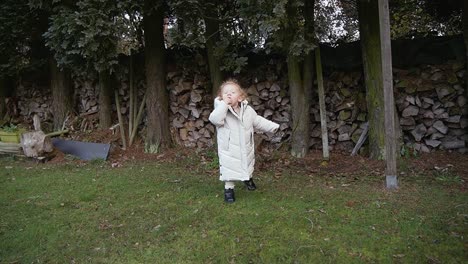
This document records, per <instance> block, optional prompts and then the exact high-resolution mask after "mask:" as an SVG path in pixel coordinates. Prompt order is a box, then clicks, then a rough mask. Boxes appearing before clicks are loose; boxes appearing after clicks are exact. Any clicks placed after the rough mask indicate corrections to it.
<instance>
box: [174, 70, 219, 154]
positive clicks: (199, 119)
mask: <svg viewBox="0 0 468 264" xmlns="http://www.w3.org/2000/svg"><path fill="white" fill-rule="evenodd" d="M169 77H171V80H170V83H169V85H168V90H169V100H170V103H169V107H170V120H171V130H172V134H173V139H174V140H175V142H176V143H177V144H179V145H183V146H186V147H197V148H204V147H209V146H212V145H213V144H214V133H215V127H214V126H213V125H212V124H211V123H210V122H209V120H208V117H209V115H210V113H211V111H212V109H213V97H212V96H211V95H210V93H209V92H208V91H207V89H206V88H205V87H206V86H205V84H206V79H205V78H204V77H203V76H201V75H198V74H195V76H194V78H193V79H188V78H186V77H185V78H183V77H181V76H179V75H178V74H177V73H175V72H170V73H169Z"/></svg>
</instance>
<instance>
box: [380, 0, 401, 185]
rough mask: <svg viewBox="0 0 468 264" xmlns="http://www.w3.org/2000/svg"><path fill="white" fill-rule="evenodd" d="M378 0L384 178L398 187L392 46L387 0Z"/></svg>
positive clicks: (388, 183)
mask: <svg viewBox="0 0 468 264" xmlns="http://www.w3.org/2000/svg"><path fill="white" fill-rule="evenodd" d="M378 1H379V25H380V50H381V53H380V54H381V58H382V81H383V88H384V106H385V107H384V109H385V161H386V169H385V178H386V186H387V189H396V188H398V181H397V169H396V133H395V115H394V114H395V101H394V98H393V75H392V47H391V39H390V17H389V11H388V0H378Z"/></svg>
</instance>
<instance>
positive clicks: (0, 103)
mask: <svg viewBox="0 0 468 264" xmlns="http://www.w3.org/2000/svg"><path fill="white" fill-rule="evenodd" d="M7 93H8V81H7V76H1V77H0V124H1V121H2V119H3V118H4V117H5V114H6V104H5V99H6V97H7Z"/></svg>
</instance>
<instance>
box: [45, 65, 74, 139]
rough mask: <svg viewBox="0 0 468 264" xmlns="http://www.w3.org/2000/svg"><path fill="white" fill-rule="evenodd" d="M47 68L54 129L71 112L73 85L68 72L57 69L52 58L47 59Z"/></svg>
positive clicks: (56, 128) (57, 128)
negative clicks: (48, 70)
mask: <svg viewBox="0 0 468 264" xmlns="http://www.w3.org/2000/svg"><path fill="white" fill-rule="evenodd" d="M49 69H50V87H51V89H52V110H53V114H54V130H60V129H62V126H63V122H64V121H65V118H66V117H67V115H68V114H71V113H73V87H72V85H71V77H70V73H69V72H68V71H67V70H61V69H59V68H58V67H57V62H56V61H55V59H53V58H50V59H49Z"/></svg>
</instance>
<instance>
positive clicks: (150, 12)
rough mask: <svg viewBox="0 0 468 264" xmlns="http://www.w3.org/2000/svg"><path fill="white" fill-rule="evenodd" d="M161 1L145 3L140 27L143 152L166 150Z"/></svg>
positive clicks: (167, 126)
mask: <svg viewBox="0 0 468 264" xmlns="http://www.w3.org/2000/svg"><path fill="white" fill-rule="evenodd" d="M164 9H165V2H164V1H161V0H160V1H156V3H155V1H151V0H145V2H144V9H143V28H144V32H145V33H144V34H145V36H144V38H145V72H146V107H147V108H146V109H147V118H148V124H147V130H146V131H147V132H146V142H145V151H146V152H149V153H157V152H159V151H161V150H162V149H165V148H167V147H170V146H171V144H172V142H171V135H170V130H169V95H168V93H167V90H166V61H165V57H166V50H165V47H164V35H163V23H164Z"/></svg>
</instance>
